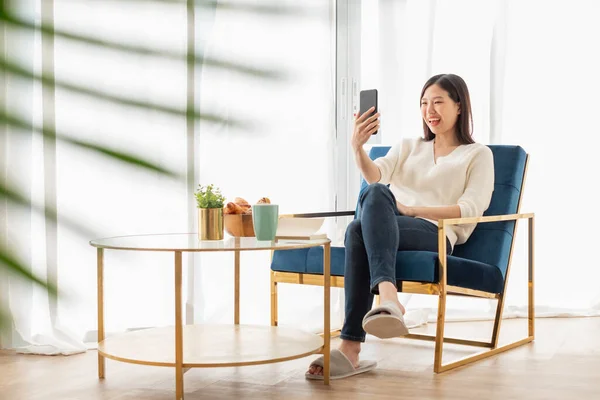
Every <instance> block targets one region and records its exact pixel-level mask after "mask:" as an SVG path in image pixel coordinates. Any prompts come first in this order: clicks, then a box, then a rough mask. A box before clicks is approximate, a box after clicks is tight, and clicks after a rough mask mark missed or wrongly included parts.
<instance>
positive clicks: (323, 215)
mask: <svg viewBox="0 0 600 400" xmlns="http://www.w3.org/2000/svg"><path fill="white" fill-rule="evenodd" d="M352 215H354V211H325V212H316V213H305V214H282V215H280V216H279V218H326V217H347V216H352Z"/></svg>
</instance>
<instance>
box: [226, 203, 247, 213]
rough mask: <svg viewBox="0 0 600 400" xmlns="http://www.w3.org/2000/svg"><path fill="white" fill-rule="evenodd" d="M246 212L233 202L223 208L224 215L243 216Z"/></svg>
mask: <svg viewBox="0 0 600 400" xmlns="http://www.w3.org/2000/svg"><path fill="white" fill-rule="evenodd" d="M244 211H245V209H244V208H242V207H240V206H239V205H237V204H235V203H232V202H229V203H227V205H226V206H225V207H224V208H223V214H243V213H244Z"/></svg>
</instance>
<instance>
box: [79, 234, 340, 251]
mask: <svg viewBox="0 0 600 400" xmlns="http://www.w3.org/2000/svg"><path fill="white" fill-rule="evenodd" d="M327 243H330V240H329V239H327V238H323V239H310V240H308V239H307V240H304V239H276V240H274V241H261V240H256V238H255V237H229V238H225V239H223V240H200V239H198V234H197V233H173V234H156V235H134V236H115V237H110V238H102V239H94V240H91V241H90V245H92V246H94V247H98V248H101V249H117V250H141V251H234V250H244V251H247V250H290V249H302V248H308V247H316V246H321V245H324V244H327Z"/></svg>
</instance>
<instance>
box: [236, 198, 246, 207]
mask: <svg viewBox="0 0 600 400" xmlns="http://www.w3.org/2000/svg"><path fill="white" fill-rule="evenodd" d="M233 202H234V203H235V204H237V205H238V206H242V207H243V206H250V204H249V203H248V202H247V201H246V199H244V198H242V197H236V198H235V199H234V200H233Z"/></svg>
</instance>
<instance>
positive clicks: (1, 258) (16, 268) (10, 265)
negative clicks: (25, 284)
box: [0, 247, 58, 296]
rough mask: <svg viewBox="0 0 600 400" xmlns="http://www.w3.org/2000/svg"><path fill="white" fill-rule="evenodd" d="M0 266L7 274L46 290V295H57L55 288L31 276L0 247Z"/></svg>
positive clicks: (25, 268)
mask: <svg viewBox="0 0 600 400" xmlns="http://www.w3.org/2000/svg"><path fill="white" fill-rule="evenodd" d="M0 265H1V266H2V269H4V270H5V271H8V273H9V274H13V275H15V276H16V277H19V278H23V279H25V280H27V281H30V282H35V283H36V284H38V285H40V286H41V287H43V288H45V289H47V290H48V293H50V294H51V295H53V296H56V294H57V293H58V291H57V290H56V287H54V286H53V285H50V284H48V283H47V282H44V281H43V280H41V279H40V278H38V277H37V276H35V275H34V274H32V273H31V271H30V270H29V268H27V267H26V266H25V265H23V264H22V263H21V262H19V261H18V260H17V259H16V258H14V257H13V256H12V255H11V254H10V253H9V252H8V251H7V250H6V249H3V248H2V247H0Z"/></svg>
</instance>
